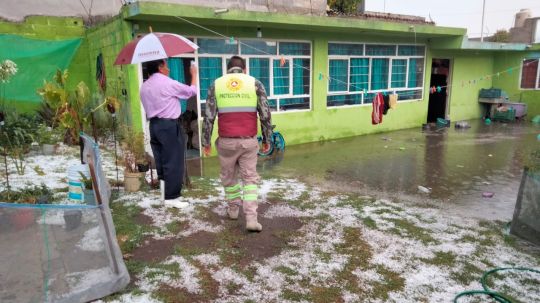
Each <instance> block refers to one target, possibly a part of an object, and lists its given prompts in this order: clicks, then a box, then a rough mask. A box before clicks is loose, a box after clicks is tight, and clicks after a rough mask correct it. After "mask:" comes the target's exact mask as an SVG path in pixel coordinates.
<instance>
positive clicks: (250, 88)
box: [215, 73, 257, 113]
mask: <svg viewBox="0 0 540 303" xmlns="http://www.w3.org/2000/svg"><path fill="white" fill-rule="evenodd" d="M215 94H216V101H217V107H218V112H222V111H223V110H226V109H227V112H229V113H230V112H245V109H246V108H252V109H255V110H250V112H251V111H256V110H257V92H256V90H255V78H253V77H251V76H249V75H246V74H240V73H234V74H227V75H225V76H223V77H220V78H218V79H217V80H216V86H215ZM233 108H238V109H240V110H239V111H235V110H233Z"/></svg>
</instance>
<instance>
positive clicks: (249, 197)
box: [243, 184, 258, 201]
mask: <svg viewBox="0 0 540 303" xmlns="http://www.w3.org/2000/svg"><path fill="white" fill-rule="evenodd" d="M257 189H258V188H257V184H246V185H244V197H243V200H244V201H257V197H258V194H257Z"/></svg>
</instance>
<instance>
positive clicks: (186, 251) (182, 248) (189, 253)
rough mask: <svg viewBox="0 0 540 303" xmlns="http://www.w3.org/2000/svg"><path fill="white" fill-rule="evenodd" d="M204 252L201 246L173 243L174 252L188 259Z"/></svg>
mask: <svg viewBox="0 0 540 303" xmlns="http://www.w3.org/2000/svg"><path fill="white" fill-rule="evenodd" d="M203 253H205V251H204V250H203V249H202V248H198V247H192V246H186V245H175V246H174V254H177V255H180V256H182V257H184V258H186V259H188V260H190V259H191V257H193V256H196V255H200V254H203Z"/></svg>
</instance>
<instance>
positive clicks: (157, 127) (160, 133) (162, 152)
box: [150, 118, 185, 200]
mask: <svg viewBox="0 0 540 303" xmlns="http://www.w3.org/2000/svg"><path fill="white" fill-rule="evenodd" d="M150 145H151V146H152V152H153V153H154V159H155V161H156V170H157V174H158V178H159V179H160V180H164V181H165V199H167V200H169V199H176V198H178V197H180V193H181V190H182V182H183V180H184V157H185V150H184V145H185V144H184V135H183V129H182V123H181V122H180V120H177V119H161V118H152V119H150Z"/></svg>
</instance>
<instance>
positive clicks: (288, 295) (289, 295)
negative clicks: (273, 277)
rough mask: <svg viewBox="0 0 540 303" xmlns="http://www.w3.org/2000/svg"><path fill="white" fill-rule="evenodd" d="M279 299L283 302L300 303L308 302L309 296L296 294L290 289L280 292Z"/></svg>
mask: <svg viewBox="0 0 540 303" xmlns="http://www.w3.org/2000/svg"><path fill="white" fill-rule="evenodd" d="M281 297H282V298H283V299H284V300H288V301H293V302H300V301H309V300H310V297H309V295H305V294H302V293H299V292H296V291H294V290H290V289H284V290H283V291H282V292H281Z"/></svg>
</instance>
